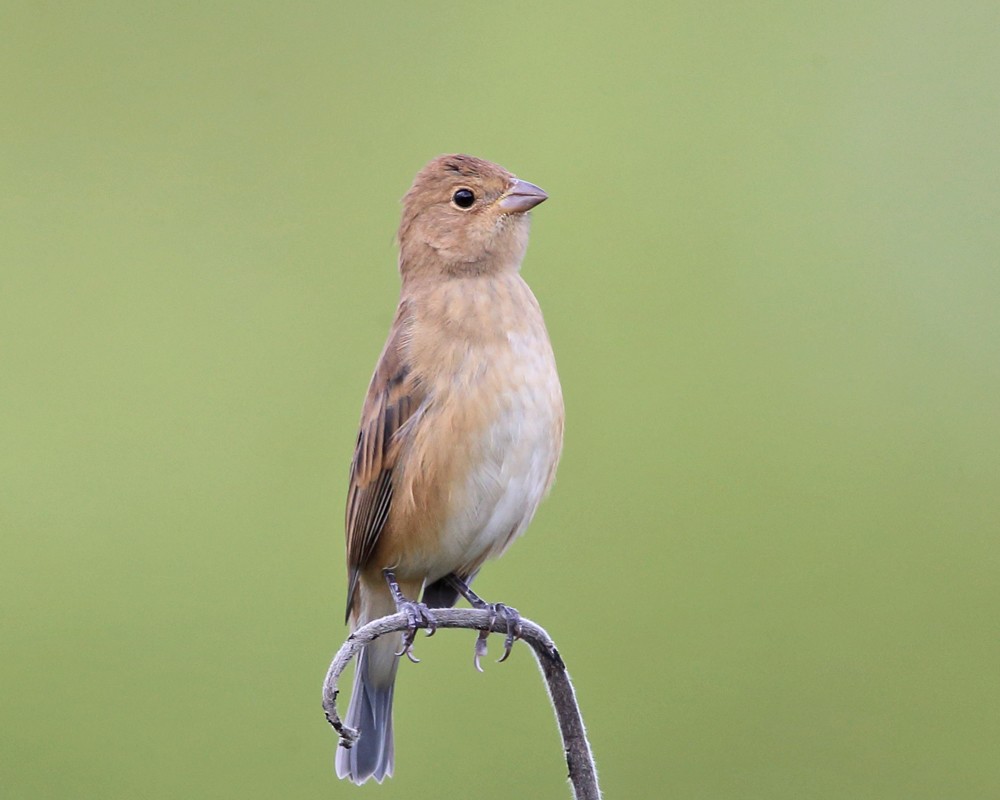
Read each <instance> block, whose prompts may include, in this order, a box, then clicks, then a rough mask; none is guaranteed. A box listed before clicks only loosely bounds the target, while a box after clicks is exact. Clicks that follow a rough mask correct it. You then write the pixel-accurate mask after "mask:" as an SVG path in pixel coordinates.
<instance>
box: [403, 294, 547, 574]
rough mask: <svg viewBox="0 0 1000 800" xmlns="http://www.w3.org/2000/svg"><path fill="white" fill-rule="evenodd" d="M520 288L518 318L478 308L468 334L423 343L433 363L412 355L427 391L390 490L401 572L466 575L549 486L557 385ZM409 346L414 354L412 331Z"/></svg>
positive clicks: (519, 526) (519, 528) (533, 307)
mask: <svg viewBox="0 0 1000 800" xmlns="http://www.w3.org/2000/svg"><path fill="white" fill-rule="evenodd" d="M518 280H520V279H518ZM521 284H522V286H523V281H522V282H521ZM524 290H525V291H527V297H526V298H525V297H521V298H518V299H519V300H521V301H522V302H521V303H520V304H519V307H518V308H516V309H515V310H514V311H515V312H516V313H510V314H500V315H498V314H492V315H490V314H486V315H485V317H484V316H483V315H481V316H480V323H481V324H480V327H479V328H478V329H477V330H476V333H475V335H461V334H458V328H459V327H461V326H458V325H456V326H454V327H453V329H452V331H451V334H452V335H446V336H440V335H438V336H436V337H434V339H433V341H431V342H427V343H426V344H427V346H428V352H431V351H432V352H433V354H434V357H433V358H432V359H430V360H428V361H426V362H423V363H422V360H421V358H420V357H419V356H417V357H415V358H414V363H415V365H416V368H417V370H418V374H420V376H421V380H422V381H423V382H424V384H425V386H426V388H427V389H428V393H427V401H426V403H425V407H424V408H423V410H422V413H421V415H420V420H419V424H418V425H416V426H415V427H414V428H413V429H412V431H411V432H410V433H409V440H408V442H407V446H406V448H405V455H404V456H403V458H402V462H403V464H404V469H403V472H402V474H401V475H400V476H399V485H398V487H397V491H396V492H395V494H394V501H393V503H394V506H396V504H399V505H398V513H397V512H396V511H395V510H394V514H393V516H394V520H393V523H394V524H393V526H392V527H393V529H394V530H393V534H394V535H393V538H394V539H396V540H397V541H398V546H397V547H396V548H393V549H394V550H396V551H397V554H396V556H395V557H396V560H397V561H398V563H397V564H396V565H395V566H396V567H397V569H398V570H399V572H400V573H409V572H411V571H412V572H413V573H414V574H419V575H421V576H424V577H426V578H427V580H436V579H437V578H439V577H441V576H442V575H444V574H447V573H448V572H458V573H460V574H469V573H470V572H472V571H474V570H475V569H477V568H478V567H479V565H480V564H481V563H482V562H483V561H484V560H485V559H487V558H490V557H492V556H495V555H498V554H499V553H500V552H502V551H503V550H504V549H505V548H506V547H507V545H509V544H510V542H511V541H513V539H515V538H516V537H517V536H518V535H519V534H520V533H521V532H523V530H524V528H525V527H526V526H527V524H528V522H530V520H531V518H532V516H533V515H534V513H535V511H536V509H537V508H538V505H539V503H540V502H541V500H542V498H543V497H544V495H545V493H546V492H547V491H548V489H549V487H550V486H551V483H552V480H553V478H554V475H555V468H556V464H557V463H558V460H559V455H560V452H561V449H562V430H563V402H562V392H561V389H560V385H559V377H558V374H557V372H556V366H555V359H554V357H553V354H552V348H551V345H550V344H549V339H548V335H547V333H546V331H545V325H544V323H543V321H542V318H541V312H540V311H539V310H538V306H537V303H536V302H535V300H534V297H533V296H531V293H530V291H528V290H527V286H524ZM502 317H506V319H505V320H504V319H501V318H502ZM484 319H485V322H484ZM493 321H496V323H497V324H493V325H491V324H490V323H491V322H493ZM455 334H458V335H455ZM412 344H413V346H414V347H415V348H416V349H415V350H414V354H415V356H416V354H417V353H418V352H419V347H420V346H421V344H422V342H421V331H420V330H419V328H417V329H415V330H414V337H413V340H412Z"/></svg>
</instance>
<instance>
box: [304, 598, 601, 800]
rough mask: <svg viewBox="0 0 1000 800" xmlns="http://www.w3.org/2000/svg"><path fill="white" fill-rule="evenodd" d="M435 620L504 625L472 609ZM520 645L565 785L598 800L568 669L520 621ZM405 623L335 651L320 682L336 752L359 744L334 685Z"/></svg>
mask: <svg viewBox="0 0 1000 800" xmlns="http://www.w3.org/2000/svg"><path fill="white" fill-rule="evenodd" d="M434 619H435V620H436V621H437V627H438V628H466V629H468V630H479V631H483V630H491V631H493V632H494V633H506V632H507V622H506V621H505V620H503V619H499V618H495V619H493V620H492V623H491V620H490V613H489V612H488V611H481V610H476V609H470V608H446V609H443V608H435V609H434ZM520 622H521V637H520V638H521V639H523V640H524V642H526V643H527V644H528V645H529V646H530V647H531V649H532V650H533V651H534V653H535V659H536V660H537V661H538V666H539V667H540V668H541V670H542V676H543V677H544V678H545V685H546V687H547V688H548V692H549V698H550V699H551V700H552V708H553V710H554V711H555V714H556V720H557V722H558V723H559V731H560V733H561V734H562V740H563V749H564V751H565V754H566V766H567V767H568V768H569V775H568V777H569V781H570V785H571V786H572V788H573V797H574V798H576V800H600V798H601V790H600V787H599V786H598V784H597V769H596V767H595V765H594V757H593V755H592V754H591V752H590V742H589V741H588V740H587V731H586V729H585V728H584V726H583V717H582V716H581V715H580V707H579V705H577V702H576V692H574V690H573V683H572V681H570V678H569V673H568V672H567V671H566V665H565V664H564V663H563V660H562V657H561V656H560V655H559V651H558V650H556V646H555V644H554V643H553V642H552V639H551V637H550V636H549V635H548V633H546V632H545V629H544V628H542V627H540V626H539V625H536V624H535V623H534V622H532V621H531V620H528V619H525V618H524V617H522V618H521V621H520ZM406 624H407V619H406V615H404V614H393V615H391V616H388V617H382V618H380V619H376V620H374V621H372V622H369V623H368V624H367V625H365V626H363V627H361V628H359V629H358V630H356V631H355V632H354V633H352V634H351V635H350V636H349V637H348V638H347V641H346V642H344V644H343V645H342V646H341V648H340V650H338V651H337V655H336V656H334V658H333V662H332V663H331V664H330V669H329V670H328V671H327V673H326V680H325V681H324V682H323V710H324V711H325V712H326V718H327V720H328V721H329V723H330V724H331V725H332V726H333V727H334V730H336V731H337V733H338V734H339V735H340V746H341V747H350V746H351V745H353V744H354V742H356V741H357V738H358V732H357V731H356V730H354V729H353V728H349V727H347V726H346V725H344V723H343V722H342V721H341V719H340V715H339V714H338V713H337V694H338V692H339V689H338V688H337V681H338V679H339V678H340V675H341V673H342V672H343V671H344V670H345V669H346V668H347V665H348V664H349V663H350V661H351V659H352V658H354V656H356V655H357V654H358V653H359V652H360V651H361V648H362V647H364V646H365V645H366V644H368V642H371V641H374V640H375V639H377V638H378V637H380V636H384V635H385V634H387V633H395V632H398V631H404V630H406Z"/></svg>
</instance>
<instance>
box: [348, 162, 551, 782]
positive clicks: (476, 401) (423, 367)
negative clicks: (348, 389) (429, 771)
mask: <svg viewBox="0 0 1000 800" xmlns="http://www.w3.org/2000/svg"><path fill="white" fill-rule="evenodd" d="M546 197H547V195H546V194H545V192H543V191H542V190H541V189H539V188H538V187H537V186H535V185H533V184H530V183H527V182H526V181H522V180H518V179H517V178H516V177H514V176H513V175H512V174H511V173H509V172H507V170H505V169H503V168H502V167H500V166H497V165H496V164H491V163H490V162H488V161H483V160H481V159H478V158H473V157H471V156H466V155H447V156H441V157H439V158H436V159H434V160H433V161H431V162H430V163H429V164H428V165H427V166H426V167H424V169H422V170H421V171H420V173H419V174H418V175H417V177H416V178H415V179H414V181H413V186H412V187H411V188H410V190H409V192H407V194H406V196H405V197H404V198H403V218H402V222H401V224H400V226H399V236H398V240H399V272H400V276H401V277H402V291H401V293H400V299H399V307H398V308H397V309H396V316H395V319H394V320H393V323H392V327H391V328H390V330H389V337H388V339H387V341H386V343H385V347H384V349H383V350H382V355H381V357H380V358H379V361H378V364H377V366H376V367H375V374H374V376H373V377H372V381H371V385H370V386H369V387H368V395H367V397H366V398H365V403H364V408H363V410H362V413H361V429H360V431H359V433H358V440H357V446H356V449H355V451H354V459H353V461H352V463H351V481H350V488H349V491H348V499H347V569H348V590H347V614H348V620H349V623H350V626H351V630H352V631H353V630H357V629H358V628H359V627H361V626H362V625H364V624H365V623H366V622H369V621H371V620H373V619H377V618H379V617H382V616H386V615H388V614H392V613H395V612H396V611H397V610H402V611H405V612H406V613H407V615H408V616H409V618H410V620H411V622H412V623H413V625H411V629H410V630H409V631H407V633H406V634H405V635H403V636H402V639H397V638H396V637H395V636H385V637H382V638H381V639H377V640H375V641H374V642H372V643H371V644H369V645H368V646H367V647H366V648H365V650H364V651H363V652H362V653H361V656H360V657H359V660H358V664H357V670H356V672H355V681H354V690H353V692H352V694H351V704H350V708H349V709H348V712H347V716H346V718H345V722H346V724H347V725H349V726H350V727H352V728H355V729H356V730H358V731H360V738H359V739H358V740H357V742H355V744H354V745H353V747H351V748H350V749H346V748H343V747H341V748H338V750H337V759H336V761H337V764H336V766H337V775H338V777H341V778H349V779H350V780H352V781H354V782H355V783H359V784H360V783H364V782H365V781H366V780H368V779H369V778H371V777H374V778H375V780H377V781H379V782H381V781H382V779H383V778H385V777H387V776H389V775H392V768H393V741H392V695H393V683H394V681H395V678H396V666H397V663H398V661H397V656H398V655H399V654H401V653H403V652H405V653H407V654H409V649H410V646H411V645H412V642H413V636H414V633H415V627H416V624H418V621H419V622H423V623H425V624H427V625H429V626H430V627H432V626H433V612H430V611H428V607H430V608H435V607H437V608H447V607H450V606H452V605H454V604H455V602H456V601H457V599H458V595H459V594H462V595H464V596H465V597H466V598H467V599H468V600H469V601H470V602H472V603H473V604H474V605H479V606H480V607H489V608H491V609H493V612H494V613H499V614H501V615H504V616H506V617H507V619H508V639H507V642H506V651H505V656H506V654H507V653H509V651H510V644H511V642H512V641H513V637H514V635H515V634H516V630H517V617H516V612H513V610H512V609H508V608H507V607H506V606H503V605H500V604H498V605H495V606H493V605H489V604H485V603H483V602H482V601H481V600H479V598H477V597H476V596H475V595H474V594H472V592H471V590H469V589H468V585H469V583H470V582H471V581H472V579H473V578H474V577H475V575H476V573H477V572H478V571H479V568H480V567H481V566H482V564H483V562H484V561H485V560H486V559H488V558H492V557H495V556H498V555H500V554H501V553H503V551H504V550H506V548H507V547H508V546H509V545H510V543H511V542H513V541H514V539H516V538H517V537H518V535H520V534H521V533H522V532H523V531H524V529H525V528H526V527H527V525H528V523H529V522H530V521H531V518H532V517H533V516H534V514H535V511H536V510H537V508H538V504H539V503H540V502H541V500H542V498H543V497H544V496H545V495H546V493H547V492H548V491H549V488H550V487H551V486H552V482H553V480H554V478H555V473H556V465H557V463H558V461H559V455H560V452H561V451H562V438H563V400H562V390H561V388H560V386H559V376H558V375H557V373H556V364H555V358H554V357H553V354H552V346H551V344H550V343H549V337H548V333H547V332H546V329H545V322H544V321H543V319H542V312H541V310H540V309H539V307H538V301H537V300H536V299H535V297H534V295H533V294H532V293H531V290H530V289H529V288H528V285H527V284H526V283H525V282H524V280H523V279H522V278H521V275H520V272H519V271H520V267H521V260H522V258H524V253H525V249H526V248H527V246H528V229H529V226H530V217H529V214H528V212H529V211H530V210H531V209H532V208H534V207H535V206H536V205H538V204H539V203H541V202H542V201H544V200H545V199H546ZM421 592H423V604H417V603H416V602H414V601H416V600H417V598H418V597H420V595H421ZM418 618H423V619H422V620H418ZM400 644H402V647H400ZM477 644H481V643H477ZM479 652H480V650H479V649H477V657H478V655H479ZM477 665H478V661H477Z"/></svg>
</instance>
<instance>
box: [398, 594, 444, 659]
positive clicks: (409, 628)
mask: <svg viewBox="0 0 1000 800" xmlns="http://www.w3.org/2000/svg"><path fill="white" fill-rule="evenodd" d="M397 610H398V611H399V612H400V613H402V614H405V615H406V632H405V633H404V634H403V646H402V647H401V648H400V650H399V652H398V653H396V656H397V657H398V656H404V655H405V656H406V657H407V658H408V659H410V661H412V662H413V663H414V664H419V663H420V659H419V658H417V657H416V656H415V655H413V640H414V639H415V638H416V636H417V628H426V629H427V635H428V636H433V635H434V632H435V631H436V630H437V620H436V619H434V615H433V614H431V612H430V609H429V608H427V606H425V605H424V604H423V603H414V602H413V601H412V600H407V601H405V602H402V603H399V605H398V607H397Z"/></svg>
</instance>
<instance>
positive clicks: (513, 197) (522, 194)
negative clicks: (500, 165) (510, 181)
mask: <svg viewBox="0 0 1000 800" xmlns="http://www.w3.org/2000/svg"><path fill="white" fill-rule="evenodd" d="M548 197H549V196H548V195H547V194H545V192H543V191H542V190H541V189H539V188H538V187H537V186H535V184H533V183H528V182H527V181H514V185H513V186H511V187H510V189H508V190H507V194H505V195H504V196H503V197H501V198H500V202H499V203H498V205H499V206H500V208H501V209H502V210H503V211H506V212H507V213H508V214H517V213H524V212H525V211H531V209H533V208H534V207H535V206H537V205H538V204H539V203H541V202H543V201H545V200H547V199H548Z"/></svg>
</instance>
